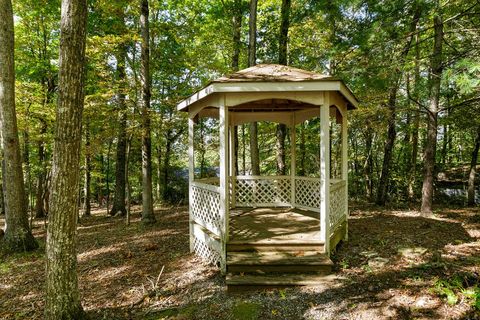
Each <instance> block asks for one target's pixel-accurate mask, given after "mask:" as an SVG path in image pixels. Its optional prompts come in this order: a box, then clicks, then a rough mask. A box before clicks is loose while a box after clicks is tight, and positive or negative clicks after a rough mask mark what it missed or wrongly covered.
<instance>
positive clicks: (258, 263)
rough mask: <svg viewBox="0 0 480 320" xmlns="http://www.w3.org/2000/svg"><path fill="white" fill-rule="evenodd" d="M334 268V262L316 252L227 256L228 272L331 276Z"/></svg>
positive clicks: (239, 253)
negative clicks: (306, 273) (313, 273)
mask: <svg viewBox="0 0 480 320" xmlns="http://www.w3.org/2000/svg"><path fill="white" fill-rule="evenodd" d="M332 266H333V263H332V261H331V260H330V259H329V258H328V257H327V256H326V255H324V254H321V253H315V252H306V253H304V252H302V251H299V252H295V253H289V252H269V251H260V252H228V255H227V271H228V272H238V273H242V272H243V273H260V274H264V273H268V272H277V273H278V272H290V273H301V272H309V273H310V272H316V273H318V274H329V273H330V272H331V271H332Z"/></svg>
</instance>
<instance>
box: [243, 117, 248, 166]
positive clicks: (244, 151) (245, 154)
mask: <svg viewBox="0 0 480 320" xmlns="http://www.w3.org/2000/svg"><path fill="white" fill-rule="evenodd" d="M246 149H247V141H246V133H245V124H242V168H243V175H245V174H246V173H247V153H246Z"/></svg>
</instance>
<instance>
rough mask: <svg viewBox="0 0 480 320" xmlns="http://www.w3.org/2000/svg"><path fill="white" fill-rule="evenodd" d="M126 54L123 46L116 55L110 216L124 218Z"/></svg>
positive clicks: (125, 211) (125, 210)
mask: <svg viewBox="0 0 480 320" xmlns="http://www.w3.org/2000/svg"><path fill="white" fill-rule="evenodd" d="M122 20H123V19H122ZM125 55H126V52H125V48H124V46H123V45H121V48H120V49H119V53H118V55H117V77H118V79H117V80H118V92H117V103H118V118H119V121H118V133H117V153H116V161H115V195H114V197H113V205H112V209H111V210H110V215H112V216H114V215H117V214H119V215H121V216H124V215H125V214H126V213H127V209H126V208H125V174H126V173H125V161H126V160H125V157H126V156H125V153H126V149H127V108H126V105H125V92H124V91H125V77H126V75H125V60H126V57H125Z"/></svg>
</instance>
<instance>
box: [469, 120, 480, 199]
mask: <svg viewBox="0 0 480 320" xmlns="http://www.w3.org/2000/svg"><path fill="white" fill-rule="evenodd" d="M479 149H480V127H478V129H477V137H476V139H475V146H474V147H473V152H472V161H471V162H470V170H469V173H468V189H467V204H468V205H469V206H474V205H475V176H476V174H477V172H476V169H477V162H478V151H479Z"/></svg>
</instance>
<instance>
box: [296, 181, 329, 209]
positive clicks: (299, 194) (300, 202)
mask: <svg viewBox="0 0 480 320" xmlns="http://www.w3.org/2000/svg"><path fill="white" fill-rule="evenodd" d="M294 179H295V180H294V183H295V204H292V205H293V206H295V207H298V208H301V209H307V210H311V211H316V212H320V201H321V197H320V185H321V184H322V183H321V182H320V178H311V177H295V178H294Z"/></svg>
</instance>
